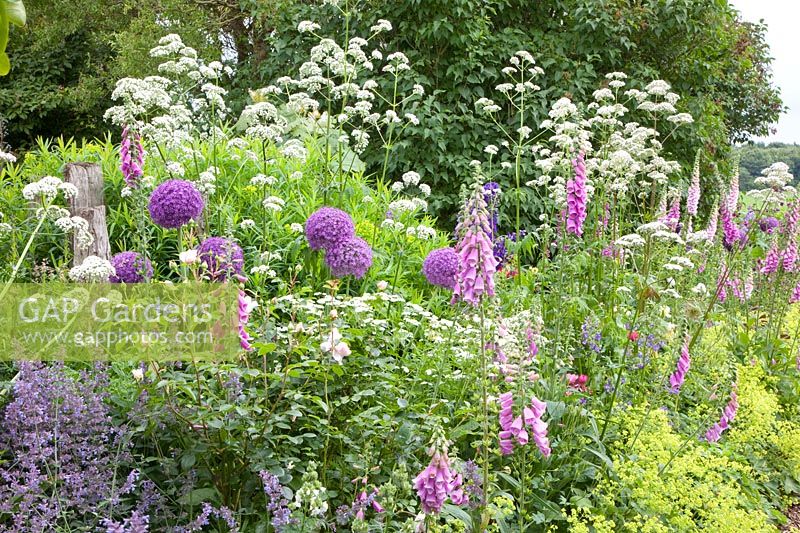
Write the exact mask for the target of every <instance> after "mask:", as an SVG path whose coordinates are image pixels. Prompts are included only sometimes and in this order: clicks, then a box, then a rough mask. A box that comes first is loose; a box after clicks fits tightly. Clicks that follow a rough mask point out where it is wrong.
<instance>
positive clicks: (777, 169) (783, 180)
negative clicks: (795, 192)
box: [755, 162, 794, 191]
mask: <svg viewBox="0 0 800 533" xmlns="http://www.w3.org/2000/svg"><path fill="white" fill-rule="evenodd" d="M793 179H794V176H792V173H791V172H789V165H787V164H786V163H783V162H778V163H773V164H771V165H770V166H768V167H767V168H765V169H764V170H762V171H761V176H759V177H757V178H756V179H755V184H756V185H760V186H762V187H764V188H769V189H772V190H775V191H780V190H783V188H784V187H786V185H788V184H789V183H791V181H792V180H793Z"/></svg>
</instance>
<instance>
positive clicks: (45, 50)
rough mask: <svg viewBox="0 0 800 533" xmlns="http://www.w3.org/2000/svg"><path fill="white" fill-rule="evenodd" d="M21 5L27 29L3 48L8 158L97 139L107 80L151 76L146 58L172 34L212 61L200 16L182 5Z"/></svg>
mask: <svg viewBox="0 0 800 533" xmlns="http://www.w3.org/2000/svg"><path fill="white" fill-rule="evenodd" d="M7 3H8V0H3V1H2V2H0V5H5V4H7ZM26 4H27V10H28V25H27V26H26V27H25V28H24V29H20V30H17V31H15V32H14V34H13V38H12V39H11V41H10V43H9V48H8V53H9V54H10V56H11V58H12V60H13V67H14V68H13V70H12V71H11V72H10V74H9V75H8V76H5V77H3V78H0V117H2V118H4V119H5V121H6V125H7V129H8V131H7V137H6V139H5V141H6V142H8V143H9V144H10V145H11V146H12V147H13V148H14V149H15V150H19V149H30V148H32V147H34V146H35V144H36V143H35V139H36V138H37V137H44V138H56V137H60V136H64V137H67V138H69V137H75V138H77V139H87V140H88V139H92V138H93V137H96V136H102V135H103V134H104V132H105V131H106V129H107V128H108V126H109V125H108V124H107V123H106V122H104V120H103V113H104V112H105V110H106V108H107V107H108V106H109V98H110V95H111V91H112V90H113V88H114V82H115V80H116V79H117V78H120V77H125V76H136V75H138V74H141V73H143V72H152V71H153V66H154V65H153V63H152V60H151V59H150V58H149V57H148V55H147V50H149V49H150V48H152V47H153V46H154V45H155V44H156V43H157V41H158V39H160V38H161V37H163V36H164V34H166V33H169V32H179V33H181V34H182V35H183V36H184V38H185V40H186V42H187V43H189V44H191V45H192V46H194V47H195V48H197V50H198V51H200V52H201V54H202V55H211V56H213V57H215V58H216V57H219V45H218V44H217V43H216V42H214V41H211V40H209V38H208V34H207V33H205V31H204V30H203V29H202V28H203V22H201V21H202V20H204V17H206V16H207V15H208V14H207V13H205V12H203V11H202V10H200V11H198V10H196V9H193V8H192V7H191V6H193V5H194V4H193V3H192V2H189V1H188V0H168V1H166V2H158V3H152V2H134V1H132V0H125V1H124V2H117V1H112V0H101V1H96V0H77V1H75V0H55V1H53V0H29V1H28V2H26ZM163 21H169V22H168V23H164V22H163ZM0 28H2V25H0ZM0 32H2V30H0ZM1 35H2V34H1V33H0V36H1ZM0 41H2V39H0ZM2 57H3V56H0V58H2ZM0 62H2V59H0Z"/></svg>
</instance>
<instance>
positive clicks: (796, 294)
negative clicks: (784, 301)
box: [789, 281, 800, 304]
mask: <svg viewBox="0 0 800 533" xmlns="http://www.w3.org/2000/svg"><path fill="white" fill-rule="evenodd" d="M797 302H800V281H798V282H797V285H795V287H794V290H793V291H792V294H791V296H789V303H790V304H795V303H797Z"/></svg>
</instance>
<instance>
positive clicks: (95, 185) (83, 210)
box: [64, 163, 111, 265]
mask: <svg viewBox="0 0 800 533" xmlns="http://www.w3.org/2000/svg"><path fill="white" fill-rule="evenodd" d="M64 180H65V181H66V182H67V183H71V184H73V185H75V187H77V189H78V196H76V197H75V198H72V199H70V201H69V210H70V213H71V214H72V216H78V217H82V218H84V219H86V221H87V222H88V223H89V231H90V232H91V234H92V236H94V243H92V245H91V246H89V247H88V248H81V247H80V246H78V243H77V238H76V236H74V235H73V237H72V250H73V252H74V259H73V264H74V265H80V264H81V263H83V260H84V259H86V258H87V257H88V256H90V255H96V256H98V257H102V258H103V259H109V258H110V255H111V253H110V247H109V244H108V228H107V227H106V202H105V199H104V197H103V171H102V170H101V168H100V165H98V164H96V163H67V164H66V165H65V166H64Z"/></svg>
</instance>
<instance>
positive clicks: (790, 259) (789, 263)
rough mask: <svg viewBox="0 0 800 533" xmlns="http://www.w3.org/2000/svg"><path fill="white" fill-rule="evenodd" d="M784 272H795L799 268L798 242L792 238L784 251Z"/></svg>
mask: <svg viewBox="0 0 800 533" xmlns="http://www.w3.org/2000/svg"><path fill="white" fill-rule="evenodd" d="M782 255H783V271H784V272H794V271H795V268H796V267H797V242H796V241H795V237H794V236H792V237H791V238H790V240H789V243H788V244H787V245H786V249H785V250H784V251H783V254H782Z"/></svg>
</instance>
